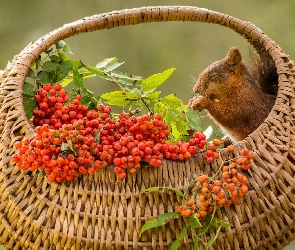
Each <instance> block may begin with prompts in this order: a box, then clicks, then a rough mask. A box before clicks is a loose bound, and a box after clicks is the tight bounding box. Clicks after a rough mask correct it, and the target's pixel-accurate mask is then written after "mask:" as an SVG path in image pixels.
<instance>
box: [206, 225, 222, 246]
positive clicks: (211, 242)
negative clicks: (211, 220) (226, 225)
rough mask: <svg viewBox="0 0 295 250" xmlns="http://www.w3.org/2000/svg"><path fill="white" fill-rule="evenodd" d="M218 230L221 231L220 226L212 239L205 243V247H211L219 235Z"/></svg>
mask: <svg viewBox="0 0 295 250" xmlns="http://www.w3.org/2000/svg"><path fill="white" fill-rule="evenodd" d="M220 229H221V226H220V227H219V228H218V229H217V231H216V233H215V235H214V237H213V238H211V239H210V240H208V242H207V244H206V247H207V248H209V247H211V246H212V245H213V243H214V242H215V240H216V239H217V236H218V234H219V232H220Z"/></svg>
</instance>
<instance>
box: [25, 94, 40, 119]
mask: <svg viewBox="0 0 295 250" xmlns="http://www.w3.org/2000/svg"><path fill="white" fill-rule="evenodd" d="M23 101H24V110H25V112H26V115H27V118H28V119H31V118H32V117H33V114H32V112H33V110H34V109H35V108H36V107H37V106H36V101H35V100H34V98H32V97H31V96H28V95H26V94H24V95H23Z"/></svg>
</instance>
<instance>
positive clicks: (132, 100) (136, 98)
mask: <svg viewBox="0 0 295 250" xmlns="http://www.w3.org/2000/svg"><path fill="white" fill-rule="evenodd" d="M140 97H141V96H140V94H139V93H130V92H126V91H122V90H120V91H113V92H110V93H105V94H103V95H101V98H103V99H106V100H108V104H110V105H115V106H130V105H141V103H142V101H141V100H140Z"/></svg>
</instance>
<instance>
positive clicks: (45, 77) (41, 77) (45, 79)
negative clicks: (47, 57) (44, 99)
mask: <svg viewBox="0 0 295 250" xmlns="http://www.w3.org/2000/svg"><path fill="white" fill-rule="evenodd" d="M51 79H52V75H50V74H49V73H48V72H46V71H41V72H40V73H39V74H38V75H37V81H38V82H39V83H40V84H44V83H50V82H51Z"/></svg>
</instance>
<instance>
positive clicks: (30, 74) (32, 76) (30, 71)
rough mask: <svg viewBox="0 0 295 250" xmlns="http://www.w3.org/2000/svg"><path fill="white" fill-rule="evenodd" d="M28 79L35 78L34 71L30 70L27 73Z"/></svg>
mask: <svg viewBox="0 0 295 250" xmlns="http://www.w3.org/2000/svg"><path fill="white" fill-rule="evenodd" d="M28 77H30V78H32V79H34V78H35V71H34V70H32V69H30V70H29V73H28Z"/></svg>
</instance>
